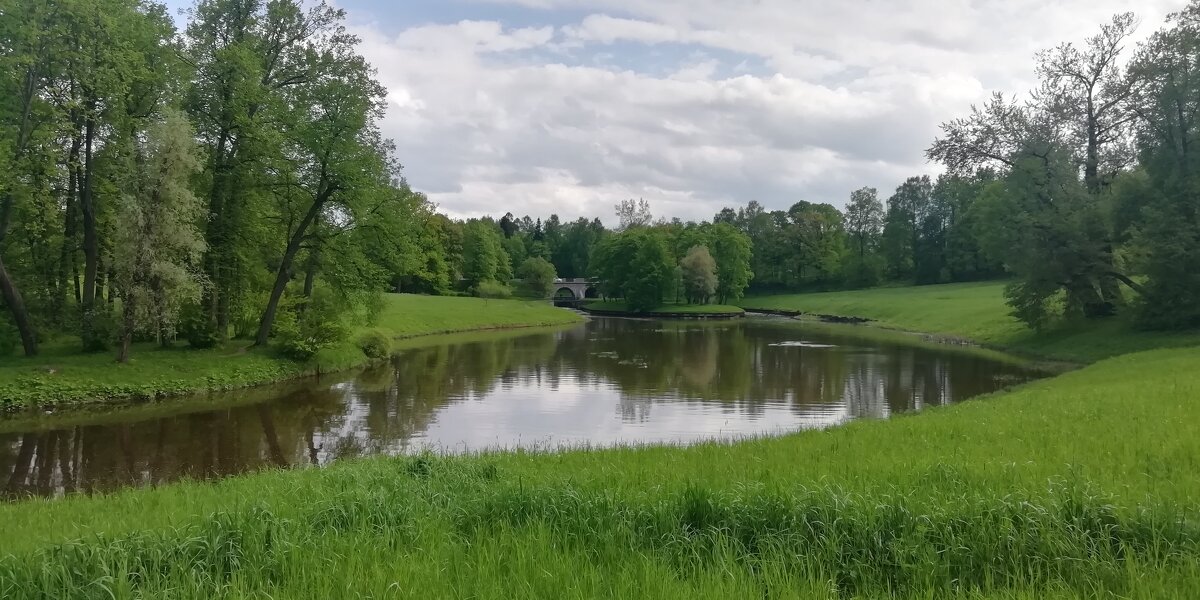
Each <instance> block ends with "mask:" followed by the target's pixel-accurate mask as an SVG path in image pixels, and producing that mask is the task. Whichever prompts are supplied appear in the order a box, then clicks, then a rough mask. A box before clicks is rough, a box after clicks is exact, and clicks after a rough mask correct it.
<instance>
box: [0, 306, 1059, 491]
mask: <svg viewBox="0 0 1200 600" xmlns="http://www.w3.org/2000/svg"><path fill="white" fill-rule="evenodd" d="M907 337H908V336H904V335H902V334H892V335H879V334H878V333H875V332H873V330H869V329H865V328H855V327H849V326H843V327H830V326H812V325H805V324H802V323H798V322H795V321H791V320H787V319H782V318H766V317H762V318H758V317H751V318H747V319H743V320H739V321H732V322H720V323H703V322H668V321H649V320H634V319H618V318H596V319H593V320H591V321H589V322H587V323H586V324H583V325H579V326H576V327H573V328H569V329H559V330H537V331H534V330H528V331H519V330H518V331H509V332H493V333H486V334H472V335H468V336H449V337H441V338H429V339H428V340H426V341H424V342H421V343H428V344H429V345H426V346H419V347H413V348H410V349H407V350H405V351H403V352H401V353H400V354H398V355H397V356H396V357H395V358H393V359H392V360H391V361H390V363H388V364H385V365H382V366H379V367H375V368H371V369H368V370H365V371H360V372H357V373H346V374H340V375H335V376H328V375H327V376H324V377H322V378H320V379H316V378H314V379H308V380H304V381H298V382H293V383H291V384H287V385H282V386H270V387H264V388H256V389H253V390H246V391H241V392H236V393H229V394H214V395H206V396H203V397H199V398H193V399H171V400H166V401H164V402H161V403H153V404H145V405H139V406H127V407H121V408H108V409H103V410H99V411H97V410H94V409H93V410H90V411H86V412H82V411H67V412H63V413H60V414H56V415H48V416H36V417H31V416H30V415H14V416H10V417H7V418H5V419H0V477H3V478H4V479H3V480H2V481H3V482H4V495H5V496H6V497H8V498H16V497H23V496H28V495H45V496H55V495H62V494H66V493H74V492H88V493H90V492H99V491H109V490H113V489H117V488H121V487H126V486H145V485H155V484H159V483H166V482H170V481H174V480H178V479H181V478H191V479H204V478H215V477H222V476H227V475H232V474H237V473H243V472H246V471H252V470H255V469H260V468H263V467H269V466H278V467H291V466H301V465H323V464H327V463H329V462H331V461H335V460H338V459H344V458H348V457H355V456H363V455H370V454H398V453H406V452H417V451H421V450H426V449H431V450H434V451H439V452H463V451H476V450H488V449H496V448H517V447H520V448H527V449H538V450H549V449H557V448H563V447H580V446H592V447H595V446H607V445H613V444H638V443H688V442H695V441H699V440H711V439H733V438H738V437H744V436H757V435H775V434H782V433H787V432H792V431H797V430H801V429H807V428H817V427H828V426H831V425H836V424H839V423H843V422H846V421H848V420H852V419H862V418H873V419H879V418H887V417H888V416H890V415H893V414H896V413H902V412H907V411H915V410H920V409H922V408H924V407H928V406H938V405H944V404H950V403H953V402H958V401H961V400H964V399H967V398H970V397H972V396H977V395H980V394H986V393H988V392H993V391H996V390H999V389H1002V388H1004V387H1007V386H1011V385H1014V384H1017V383H1021V382H1025V381H1028V380H1031V379H1034V378H1036V377H1039V376H1040V373H1039V372H1037V371H1036V370H1035V369H1033V368H1032V367H1030V366H1027V365H1024V364H1022V363H1021V362H1019V361H1015V360H1011V359H1007V358H1006V357H1003V356H1000V355H997V354H994V353H988V352H983V351H979V350H963V349H959V348H952V347H948V346H937V345H933V344H921V343H918V342H917V339H916V338H915V337H913V339H912V340H909V339H907Z"/></svg>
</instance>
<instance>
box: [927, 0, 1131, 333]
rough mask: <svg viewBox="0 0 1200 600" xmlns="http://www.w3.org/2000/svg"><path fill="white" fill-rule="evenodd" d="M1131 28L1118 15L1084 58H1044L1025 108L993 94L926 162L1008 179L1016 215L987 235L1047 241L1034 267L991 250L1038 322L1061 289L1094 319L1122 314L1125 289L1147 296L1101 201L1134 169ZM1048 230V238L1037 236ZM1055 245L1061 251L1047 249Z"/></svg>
mask: <svg viewBox="0 0 1200 600" xmlns="http://www.w3.org/2000/svg"><path fill="white" fill-rule="evenodd" d="M1133 24H1134V19H1133V17H1132V16H1131V15H1127V14H1124V15H1117V16H1116V17H1114V18H1113V20H1112V22H1111V23H1110V24H1107V25H1105V26H1104V27H1102V28H1101V32H1100V33H1099V34H1098V35H1096V36H1093V37H1091V38H1088V40H1087V42H1086V44H1085V47H1084V48H1083V49H1082V50H1079V49H1076V48H1074V47H1073V46H1071V45H1069V44H1068V45H1064V46H1060V47H1058V48H1056V49H1054V50H1051V51H1048V52H1044V53H1042V54H1040V55H1039V57H1038V62H1039V64H1038V74H1039V76H1040V77H1041V80H1042V82H1041V86H1040V87H1039V89H1038V91H1037V93H1036V94H1035V95H1034V96H1033V97H1032V98H1031V99H1030V101H1029V102H1028V103H1026V104H1024V105H1022V104H1018V103H1016V102H1010V101H1008V100H1005V99H1004V98H1003V97H1001V96H999V95H995V96H993V98H992V100H991V101H990V102H989V103H987V104H986V105H985V106H984V107H983V108H977V107H972V113H971V115H970V116H968V117H967V118H964V119H958V120H955V121H951V122H948V123H945V124H943V125H942V136H941V137H940V138H939V139H937V140H935V142H934V144H933V146H931V147H930V149H929V150H928V151H927V153H926V154H927V155H928V156H929V158H931V159H933V160H938V161H941V162H942V163H944V164H946V166H947V167H949V169H950V172H951V173H952V174H955V175H965V174H969V173H970V172H973V171H975V170H977V169H979V168H987V167H991V168H997V169H999V170H1001V171H1003V172H1005V182H1006V185H1005V190H1006V191H1007V193H1012V194H1016V196H1015V197H1013V198H1010V199H1009V204H1008V207H1009V208H1010V209H1012V211H1013V212H1004V211H1001V212H994V213H992V215H991V216H992V217H993V218H997V219H1002V220H1003V221H1004V222H993V223H990V226H991V227H994V228H996V229H997V230H1019V229H1023V228H1033V230H1031V231H1028V234H1029V235H1030V236H1038V237H1037V239H1036V240H1028V241H1038V242H1040V243H1033V244H1031V247H1037V248H1039V249H1041V250H1042V251H1043V254H1042V256H1041V257H1040V261H1041V262H1040V263H1035V262H1031V261H1027V260H1022V259H1021V256H1020V255H1022V254H1023V253H1024V252H1026V251H1027V250H1028V247H1026V248H1007V249H1005V248H998V247H996V246H995V245H992V247H993V249H994V252H998V253H999V254H995V253H994V254H992V255H991V256H992V258H994V259H997V260H1001V261H1003V262H1004V263H1005V265H1006V266H1007V267H1008V268H1009V270H1010V271H1012V272H1013V273H1014V275H1016V276H1017V277H1018V278H1019V279H1020V281H1019V282H1018V283H1017V284H1015V285H1014V286H1013V288H1012V289H1013V290H1014V291H1019V292H1020V293H1016V294H1014V295H1012V296H1011V297H1010V303H1011V304H1012V305H1013V307H1014V310H1015V311H1016V312H1017V313H1020V314H1024V315H1027V316H1033V315H1038V316H1036V317H1034V320H1035V321H1038V322H1041V321H1042V319H1043V317H1044V316H1045V315H1039V312H1041V311H1042V309H1045V308H1046V307H1047V306H1048V304H1047V303H1048V302H1049V299H1050V298H1051V297H1053V296H1054V295H1055V293H1056V292H1055V290H1061V291H1062V293H1063V294H1064V296H1065V298H1066V299H1067V312H1069V313H1079V314H1083V315H1084V316H1087V317H1090V318H1096V317H1104V316H1109V315H1112V314H1114V313H1115V312H1116V310H1117V307H1118V305H1119V304H1120V303H1121V299H1122V298H1121V294H1120V289H1119V287H1118V285H1119V284H1125V285H1127V286H1129V287H1130V288H1133V289H1138V288H1139V287H1140V286H1139V285H1138V284H1137V283H1136V282H1135V281H1134V280H1133V279H1132V278H1130V277H1129V276H1128V274H1126V273H1124V272H1123V265H1121V264H1119V263H1120V261H1119V260H1118V257H1117V253H1116V248H1115V240H1114V237H1113V231H1112V224H1111V220H1110V218H1109V215H1108V214H1107V213H1106V206H1105V201H1104V198H1103V197H1102V195H1101V194H1102V192H1103V190H1104V187H1105V185H1106V181H1108V180H1111V178H1112V177H1113V174H1114V173H1115V171H1116V170H1119V169H1120V168H1121V167H1123V166H1124V165H1125V164H1126V163H1127V162H1128V152H1127V139H1128V136H1127V133H1128V130H1129V129H1128V128H1129V125H1130V122H1131V121H1132V116H1131V114H1130V113H1129V112H1128V108H1127V104H1128V102H1127V101H1128V99H1129V98H1130V97H1132V94H1133V91H1134V90H1136V89H1137V88H1138V87H1139V86H1138V85H1137V84H1136V82H1135V81H1134V80H1133V79H1131V78H1128V77H1125V75H1124V74H1123V73H1122V71H1121V69H1120V68H1119V67H1118V61H1119V58H1120V55H1121V52H1122V51H1123V45H1124V43H1125V40H1126V39H1127V38H1128V36H1129V34H1130V32H1131V31H1132V29H1133ZM1079 172H1082V173H1083V181H1082V182H1078V181H1076V183H1079V184H1080V186H1081V187H1082V189H1083V191H1084V196H1083V197H1078V194H1077V190H1076V188H1075V187H1074V186H1073V185H1072V184H1071V183H1070V182H1069V181H1068V179H1075V180H1078V178H1079V177H1078V173H1079ZM1020 178H1025V179H1024V180H1023V181H1020V180H1019V179H1020ZM991 204H992V206H993V207H994V205H995V204H996V203H995V202H992V203H991ZM1042 227H1045V228H1048V229H1047V230H1045V231H1040V232H1039V231H1037V228H1042ZM1065 227H1075V228H1076V229H1074V230H1067V229H1064V228H1065ZM981 233H986V232H981ZM1052 235H1053V236H1057V237H1054V238H1052V237H1051V236H1052ZM992 237H995V236H992ZM1050 243H1054V244H1056V246H1054V247H1053V248H1051V247H1047V246H1048V244H1050ZM1048 273H1054V274H1056V275H1057V276H1056V277H1048V276H1047V274H1048ZM1031 306H1033V307H1036V308H1031ZM1027 320H1029V319H1027ZM1031 322H1033V321H1031Z"/></svg>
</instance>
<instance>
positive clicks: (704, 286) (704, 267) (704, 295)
mask: <svg viewBox="0 0 1200 600" xmlns="http://www.w3.org/2000/svg"><path fill="white" fill-rule="evenodd" d="M679 267H680V269H681V271H682V277H683V293H684V297H686V298H687V301H688V302H689V303H692V304H707V303H708V299H709V298H711V297H712V295H713V294H714V293H716V291H717V263H716V261H715V260H713V257H712V255H711V254H709V253H708V248H706V247H704V246H692V248H691V249H690V250H688V252H687V256H684V257H683V260H681V261H679Z"/></svg>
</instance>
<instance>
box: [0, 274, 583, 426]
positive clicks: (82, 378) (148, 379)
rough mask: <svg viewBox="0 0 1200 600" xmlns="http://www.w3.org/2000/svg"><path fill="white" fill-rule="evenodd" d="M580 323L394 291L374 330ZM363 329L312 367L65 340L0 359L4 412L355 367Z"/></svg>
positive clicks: (510, 303)
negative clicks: (107, 348)
mask: <svg viewBox="0 0 1200 600" xmlns="http://www.w3.org/2000/svg"><path fill="white" fill-rule="evenodd" d="M579 320H580V317H579V316H578V315H576V314H575V313H572V312H570V311H567V310H562V309H557V308H554V307H553V306H550V304H549V303H547V302H524V301H518V300H481V299H478V298H463V297H442V296H414V295H409V294H389V295H388V296H387V297H386V298H385V303H384V308H383V310H382V312H381V313H380V315H379V318H378V321H377V322H376V323H374V324H373V325H371V326H370V327H371V328H373V329H378V330H380V331H383V332H385V333H386V334H387V335H389V336H391V337H393V338H407V337H414V336H420V335H429V334H436V333H446V332H455V331H468V330H478V329H495V328H507V327H529V326H538V325H558V324H566V323H574V322H578V321H579ZM366 328H367V327H366V324H364V326H363V327H360V328H359V329H358V330H357V331H355V332H354V333H353V334H352V335H351V336H350V339H349V340H347V341H346V343H344V344H341V345H339V346H338V347H335V348H330V349H327V350H325V351H322V352H321V353H320V354H318V355H317V357H316V358H314V359H313V360H312V361H310V362H308V363H298V362H295V361H292V360H289V359H287V358H282V357H279V356H276V355H275V353H274V352H272V351H271V350H270V349H249V348H248V347H247V346H248V344H249V342H246V341H241V340H238V341H234V342H231V343H230V344H228V345H227V346H226V347H225V348H220V349H214V350H192V349H187V348H183V347H179V348H172V349H167V350H162V349H159V348H158V347H157V346H156V345H154V344H143V345H139V346H138V347H137V348H135V350H134V353H133V360H131V361H130V362H129V364H123V365H122V364H117V363H116V362H115V361H114V360H113V356H112V354H110V353H104V354H79V353H78V343H77V342H76V341H74V340H62V341H59V342H58V343H57V344H53V345H48V346H47V348H46V349H45V351H44V352H43V353H42V355H40V356H37V357H35V358H28V359H27V358H24V357H17V356H10V357H5V358H2V359H0V409H3V408H5V407H19V406H30V405H42V404H49V403H53V404H72V403H79V402H92V401H101V400H111V399H120V398H145V397H156V396H164V395H175V394H184V393H188V392H197V391H200V392H202V391H211V390H221V389H230V388H238V387H245V386H250V385H256V384H261V383H270V382H274V381H281V380H285V379H289V378H293V377H299V376H303V375H306V374H309V373H316V372H328V371H335V370H341V369H347V368H352V367H356V366H359V365H362V364H364V363H366V362H367V357H366V356H365V355H364V354H363V352H362V350H360V349H359V346H358V339H359V337H360V335H361V334H362V332H363V331H364V330H365V329H366Z"/></svg>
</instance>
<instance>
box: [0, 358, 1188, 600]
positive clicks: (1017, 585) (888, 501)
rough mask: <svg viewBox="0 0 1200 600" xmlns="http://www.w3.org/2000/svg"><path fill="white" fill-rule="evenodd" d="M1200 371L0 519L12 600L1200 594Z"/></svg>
mask: <svg viewBox="0 0 1200 600" xmlns="http://www.w3.org/2000/svg"><path fill="white" fill-rule="evenodd" d="M1198 361H1200V349H1186V350H1179V349H1176V350H1160V351H1154V352H1146V353H1141V354H1136V355H1129V356H1124V357H1119V358H1115V359H1110V360H1106V361H1103V362H1100V363H1098V364H1095V365H1092V366H1090V367H1087V368H1085V369H1082V370H1079V371H1074V372H1070V373H1067V374H1064V375H1062V376H1060V377H1057V378H1055V379H1051V380H1044V381H1041V382H1037V383H1034V384H1031V385H1028V386H1025V387H1023V388H1021V389H1018V390H1016V391H1012V392H1008V393H1004V394H1001V395H998V396H996V397H993V398H989V399H986V400H979V401H971V402H966V403H963V404H959V405H955V406H951V407H947V408H938V409H932V410H928V411H925V412H924V413H923V414H921V415H916V416H905V417H899V418H895V419H892V420H889V421H860V422H855V423H852V424H850V425H847V426H844V427H838V428H835V429H830V430H825V431H810V432H804V433H799V434H795V435H790V436H786V437H782V438H773V439H756V440H750V441H746V442H741V443H736V444H721V443H710V444H702V445H699V446H695V447H691V448H675V447H646V448H620V449H610V450H586V449H581V450H576V451H568V452H562V453H557V454H539V453H529V452H516V453H496V454H481V455H476V456H464V457H438V456H432V455H422V456H415V457H404V458H375V459H367V460H361V461H356V462H348V463H341V464H338V465H335V466H333V467H331V468H328V469H312V470H301V471H292V472H272V473H264V474H257V475H251V476H246V477H238V478H233V479H229V480H225V481H222V482H218V483H216V484H200V483H188V484H181V485H172V486H166V487H163V488H159V489H143V490H129V491H125V492H120V493H118V494H115V495H112V496H108V497H95V498H87V497H76V498H68V499H66V500H62V501H50V502H47V501H28V502H23V503H19V504H15V505H7V506H0V527H2V528H3V530H4V531H5V535H4V536H3V538H2V539H0V557H2V558H0V597H5V598H9V597H12V598H25V597H30V598H34V597H55V598H77V597H78V598H82V597H110V595H111V596H116V597H129V596H139V595H140V596H143V597H195V598H200V597H214V596H222V597H277V598H279V597H287V598H327V597H376V598H383V597H412V598H439V597H454V598H466V597H470V598H512V597H523V598H524V597H538V598H572V597H580V598H583V597H612V598H623V597H654V598H676V597H678V598H684V597H686V598H730V597H770V598H881V597H884V598H1030V599H1032V598H1094V597H1129V598H1191V597H1198V596H1200V520H1198V519H1197V509H1198V506H1197V498H1200V468H1198V467H1200V420H1197V419H1196V418H1195V415H1196V406H1195V403H1196V402H1197V401H1198V399H1200V372H1198V371H1197V370H1196V369H1195V368H1194V366H1195V365H1196V364H1197V362H1198Z"/></svg>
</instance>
